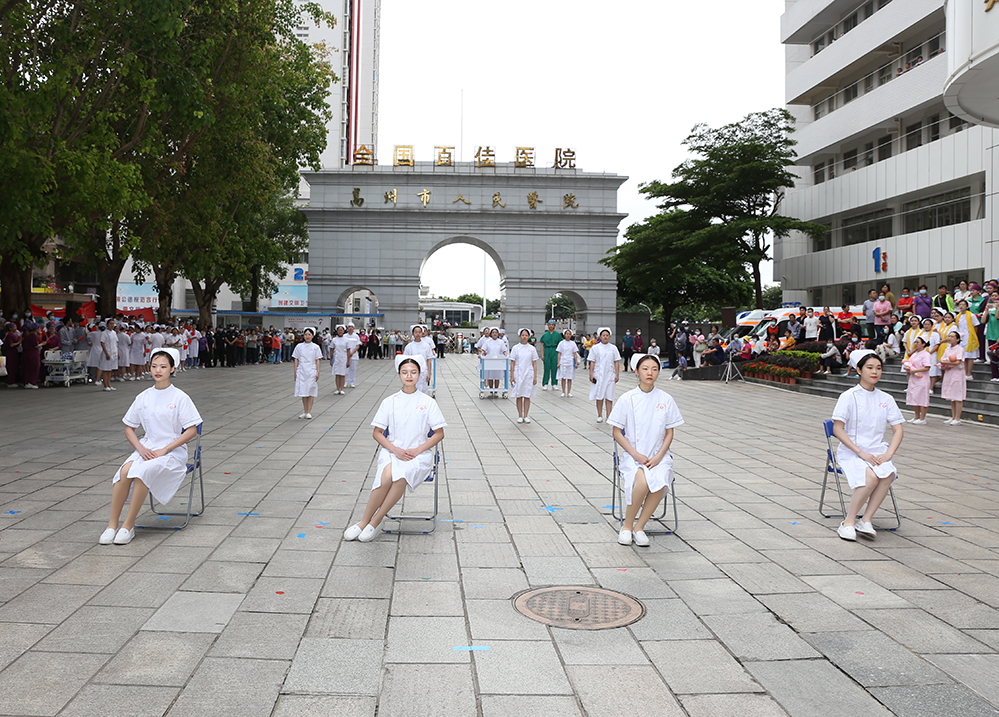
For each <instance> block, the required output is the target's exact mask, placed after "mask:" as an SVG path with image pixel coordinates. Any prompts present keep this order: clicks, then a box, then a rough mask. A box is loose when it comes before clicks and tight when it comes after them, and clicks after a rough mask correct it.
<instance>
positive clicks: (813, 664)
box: [746, 660, 891, 717]
mask: <svg viewBox="0 0 999 717" xmlns="http://www.w3.org/2000/svg"><path fill="white" fill-rule="evenodd" d="M746 669H747V670H749V672H750V674H752V675H753V677H755V678H756V680H757V681H758V682H759V683H760V684H761V685H763V687H764V689H766V691H767V692H769V693H770V696H771V697H773V698H774V699H775V700H777V703H778V704H780V706H781V707H783V708H784V709H785V710H786V711H787V713H788V714H789V715H791V716H792V717H826V716H828V717H840V716H841V715H844V714H848V715H861V714H862V715H872V716H873V715H884V717H888V716H889V715H890V714H891V713H890V712H889V711H888V710H886V709H885V708H884V707H882V706H881V705H880V704H879V703H878V702H877V700H875V699H874V698H873V697H871V696H870V695H869V694H868V693H867V692H865V691H864V689H863V688H862V687H860V686H859V685H857V683H855V682H854V681H853V680H851V679H850V678H849V677H847V676H846V675H844V674H843V673H842V672H840V671H839V670H837V669H836V668H835V667H833V666H832V665H831V664H829V663H828V662H826V661H825V660H790V661H781V662H749V663H747V664H746ZM831 695H835V699H830V696H831Z"/></svg>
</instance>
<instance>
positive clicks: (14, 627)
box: [0, 622, 52, 670]
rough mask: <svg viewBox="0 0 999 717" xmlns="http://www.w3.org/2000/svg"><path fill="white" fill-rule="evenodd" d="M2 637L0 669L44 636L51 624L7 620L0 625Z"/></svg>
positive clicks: (0, 641)
mask: <svg viewBox="0 0 999 717" xmlns="http://www.w3.org/2000/svg"><path fill="white" fill-rule="evenodd" d="M2 629H3V639H2V640H0V670H3V668H5V667H6V666H7V665H9V664H10V663H11V662H13V661H14V660H16V659H17V658H18V657H20V656H21V655H22V654H23V653H24V652H26V651H27V650H28V649H30V648H31V646H32V645H34V644H35V643H36V642H38V641H39V640H41V639H42V638H43V637H45V635H46V633H48V632H49V631H50V630H51V629H52V626H51V625H33V624H31V623H16V622H9V623H5V624H4V625H3V626H2Z"/></svg>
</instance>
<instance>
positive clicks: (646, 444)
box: [607, 354, 683, 547]
mask: <svg viewBox="0 0 999 717" xmlns="http://www.w3.org/2000/svg"><path fill="white" fill-rule="evenodd" d="M660 367H661V363H660V361H659V357H658V356H650V355H648V354H635V355H634V356H632V358H631V370H632V371H634V372H635V375H636V376H638V388H634V389H632V390H630V391H628V392H627V393H625V394H624V395H623V396H621V400H620V401H618V402H617V405H616V406H614V410H613V411H612V412H611V415H610V418H608V419H607V422H608V423H609V424H610V425H612V426H613V427H614V440H615V441H616V442H617V444H618V445H619V446H620V447H621V449H622V455H621V460H620V463H619V470H620V474H621V483H622V485H623V487H624V491H623V492H624V501H625V504H626V506H627V508H626V509H625V514H624V525H622V526H621V532H620V533H619V534H618V538H617V542H619V543H621V545H631V543H632V541H633V540H634V543H635V545H638V546H640V547H648V546H649V545H650V543H651V541H650V540H649V537H648V535H646V534H645V524H646V523H647V522H649V519H651V518H652V515H653V514H654V513H655V511H656V508H657V507H658V506H659V503H660V502H661V501H662V499H663V496H665V495H666V491H668V490H669V489H670V486H671V485H673V455H672V454H671V453H670V450H669V449H670V446H671V445H672V443H673V429H675V428H676V427H677V426H681V425H683V416H681V415H680V409H679V408H677V405H676V402H675V401H674V400H673V397H672V396H670V395H669V394H668V393H665V392H664V391H661V390H659V389H658V388H656V379H657V378H659V371H660Z"/></svg>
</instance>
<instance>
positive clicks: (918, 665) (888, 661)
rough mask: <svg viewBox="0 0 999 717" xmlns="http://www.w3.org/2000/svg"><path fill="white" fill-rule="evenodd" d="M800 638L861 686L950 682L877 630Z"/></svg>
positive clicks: (933, 668)
mask: <svg viewBox="0 0 999 717" xmlns="http://www.w3.org/2000/svg"><path fill="white" fill-rule="evenodd" d="M804 637H805V639H806V640H808V642H809V643H810V644H812V645H813V646H814V647H816V648H817V649H818V650H819V651H821V652H822V653H823V654H824V655H825V656H826V657H828V658H829V660H830V661H831V662H832V663H833V664H835V665H837V666H838V667H839V668H840V669H841V670H843V671H844V672H845V673H846V674H848V675H850V677H852V678H853V679H854V680H856V681H857V682H859V683H860V684H861V685H863V686H864V687H893V686H897V685H930V684H943V683H948V682H950V681H951V680H950V679H949V678H948V677H947V675H945V674H944V673H943V672H941V671H940V670H938V669H936V668H935V667H933V666H932V665H930V664H929V663H927V662H926V661H924V660H922V659H920V658H919V657H916V656H915V655H913V654H912V653H911V652H909V651H908V650H906V649H905V648H904V647H902V646H900V645H899V644H898V643H896V642H895V641H893V640H892V639H891V638H889V637H887V636H885V635H882V634H881V633H879V632H856V633H855V632H827V633H822V634H815V635H805V636H804Z"/></svg>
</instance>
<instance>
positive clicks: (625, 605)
mask: <svg viewBox="0 0 999 717" xmlns="http://www.w3.org/2000/svg"><path fill="white" fill-rule="evenodd" d="M513 607H514V609H516V610H517V612H519V613H520V614H522V615H526V616H527V617H529V618H531V619H532V620H537V621H538V622H543V623H544V624H546V625H551V626H552V627H568V628H571V629H574V630H606V629H607V628H611V627H624V626H625V625H630V624H631V623H633V622H635V621H637V620H641V619H642V618H643V617H644V616H645V606H644V605H642V603H640V602H639V601H638V600H636V599H635V598H633V597H631V596H630V595H625V594H624V593H618V592H614V591H613V590H604V589H603V588H584V587H574V586H569V587H558V586H556V587H550V588H538V589H536V590H527V591H525V592H522V593H518V594H517V595H514V596H513Z"/></svg>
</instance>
